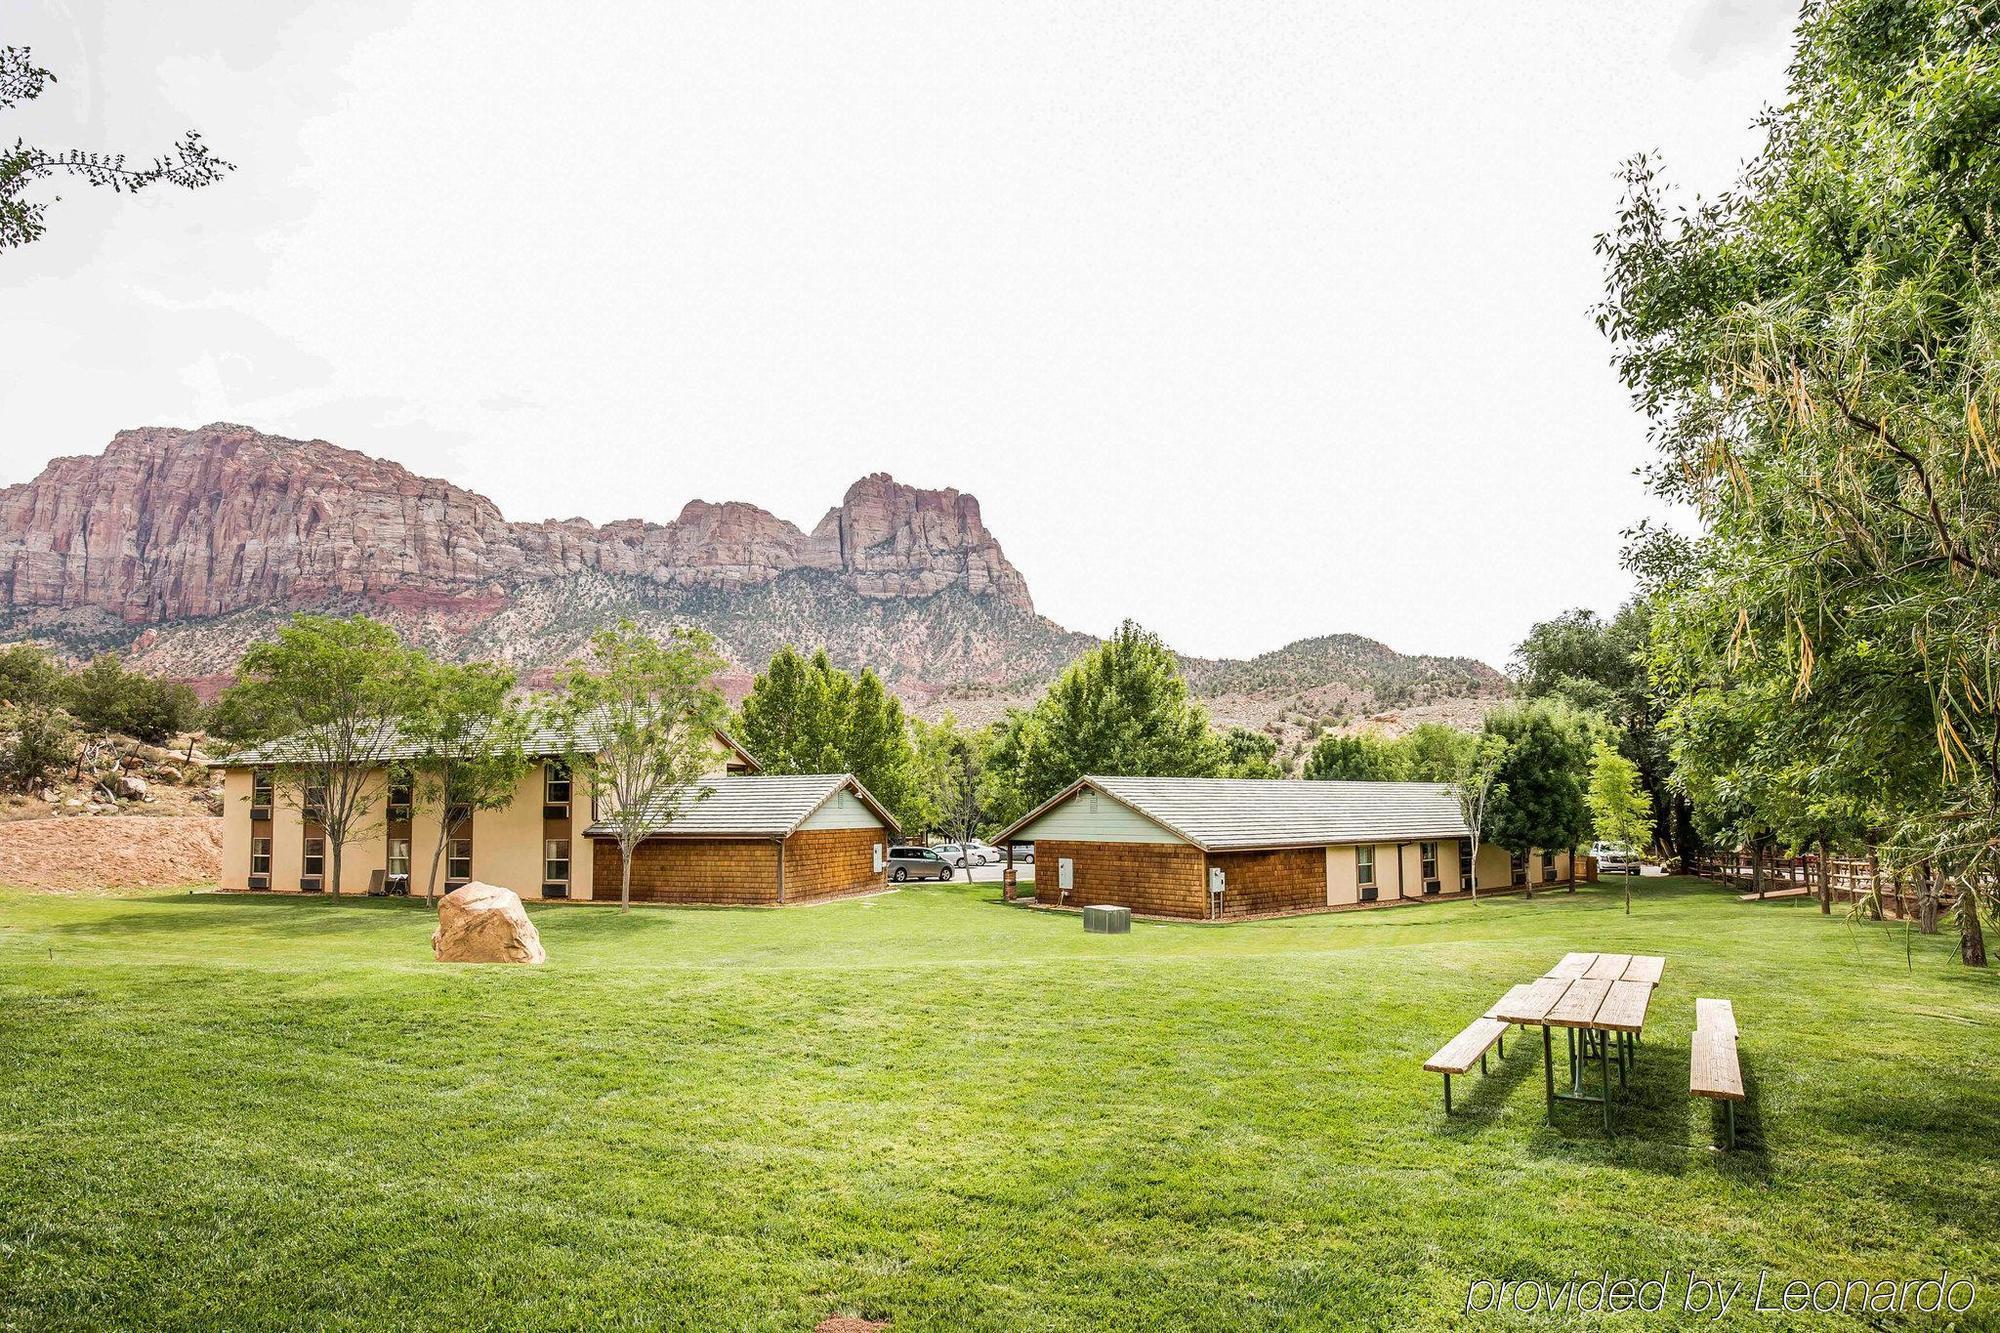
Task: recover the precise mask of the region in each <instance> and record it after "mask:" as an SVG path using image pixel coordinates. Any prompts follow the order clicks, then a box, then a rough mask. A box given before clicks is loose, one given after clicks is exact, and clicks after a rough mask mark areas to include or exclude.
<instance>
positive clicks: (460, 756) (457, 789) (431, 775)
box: [399, 661, 533, 902]
mask: <svg viewBox="0 0 2000 1333" xmlns="http://www.w3.org/2000/svg"><path fill="white" fill-rule="evenodd" d="M414 668H415V669H414V670H413V671H412V673H411V679H410V682H409V683H410V697H409V698H408V700H407V701H406V702H405V704H404V708H403V714H402V717H401V719H400V722H399V731H400V734H401V739H402V740H403V741H404V743H405V744H408V745H411V746H413V747H414V748H415V750H416V753H415V755H414V756H413V757H412V758H410V759H409V760H408V761H407V763H408V766H409V769H410V773H411V776H412V778H413V779H414V784H413V785H414V791H413V794H414V796H415V797H416V799H417V800H418V801H420V802H423V803H426V804H435V805H437V806H438V807H439V809H440V811H441V822H442V827H441V830H440V833H441V836H440V837H439V838H438V840H437V844H436V846H435V848H434V849H433V851H432V854H431V865H430V876H429V879H428V880H427V881H426V883H425V886H424V900H425V901H426V902H435V901H436V900H437V880H438V869H439V867H440V865H441V864H442V863H443V860H444V855H445V850H446V848H447V846H448V845H449V842H450V840H451V839H452V838H454V837H456V836H458V834H459V831H460V830H461V829H462V828H464V827H465V826H466V825H467V824H468V823H470V822H471V820H472V818H473V816H474V815H475V814H476V813H477V812H479V811H481V810H502V809H505V808H506V807H507V806H508V805H509V804H511V803H512V801H513V799H514V795H515V792H516V791H517V790H518V789H519V788H520V785H521V781H522V779H523V778H525V777H526V776H527V774H528V770H529V769H530V768H531V767H532V764H533V761H532V760H531V758H530V757H529V755H528V753H527V750H526V748H525V747H526V743H527V739H528V734H529V730H530V726H531V719H530V717H529V714H528V713H527V711H526V710H525V709H523V708H521V707H520V706H519V705H517V704H516V703H515V702H514V700H513V698H512V693H513V689H514V673H513V672H512V671H510V670H508V669H507V668H505V667H500V666H495V665H493V664H492V663H488V662H470V663H466V664H463V665H459V664H456V663H449V662H433V661H420V662H417V663H415V664H414Z"/></svg>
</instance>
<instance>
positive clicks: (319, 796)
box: [304, 783, 326, 824]
mask: <svg viewBox="0 0 2000 1333" xmlns="http://www.w3.org/2000/svg"><path fill="white" fill-rule="evenodd" d="M304 814H305V819H306V822H307V823H308V824H320V823H324V822H325V821H326V788H325V787H322V786H320V785H319V784H317V783H314V784H313V785H312V786H309V787H307V788H306V799H305V806H304Z"/></svg>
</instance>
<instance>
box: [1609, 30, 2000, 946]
mask: <svg viewBox="0 0 2000 1333" xmlns="http://www.w3.org/2000/svg"><path fill="white" fill-rule="evenodd" d="M1996 87H2000V15H1996V11H1995V9H1994V7H1993V6H1992V5H1991V4H1962V3H1957V2H1956V0H1820V2H1819V3H1815V4H1813V5H1810V6H1808V7H1807V9H1806V11H1805V13H1804V15H1803V17H1802V19H1801V23H1800V27H1799V32H1798V49H1797V52H1796V54H1795V57H1794V59H1793V62H1792V66H1791V72H1790V81H1789V86H1788V88H1787V89H1786V92H1785V95H1784V96H1783V97H1782V98H1781V99H1778V105H1777V108H1776V109H1775V110H1773V111H1770V112H1768V113H1766V115H1765V117H1764V121H1763V125H1764V130H1765V146H1764V151H1763V152H1762V153H1761V154H1759V155H1758V157H1757V158H1756V159H1754V160H1753V162H1752V163H1751V165H1750V166H1749V167H1748V168H1747V169H1746V171H1745V173H1744V176H1743V179H1742V180H1741V181H1740V182H1739V184H1738V185H1737V187H1736V188H1735V189H1733V190H1732V191H1730V192H1729V193H1728V194H1727V195H1724V196H1722V197H1721V198H1719V199H1716V200H1712V201H1707V202H1701V203H1698V204H1696V205H1695V206H1694V207H1692V208H1676V207H1675V206H1674V205H1673V204H1672V202H1671V201H1670V199H1669V197H1668V195H1667V194H1666V192H1665V191H1664V190H1663V189H1662V187H1661V186H1660V184H1659V182H1658V169H1657V167H1656V165H1655V164H1654V163H1653V162H1652V161H1650V160H1647V159H1643V158H1641V159H1635V160H1634V161H1633V162H1632V163H1630V164H1629V165H1628V169H1627V173H1626V180H1627V186H1628V193H1627V198H1626V202H1625V204H1624V206H1623V208H1622V210H1621V212H1620V214H1619V217H1618V220H1617V224H1616V226H1615V227H1614V229H1613V230H1612V231H1611V232H1610V233H1609V234H1608V235H1606V236H1604V237H1603V238H1601V239H1600V249H1601V250H1602V252H1603V254H1604V256H1605V265H1606V298H1605V301H1604V303H1603V305H1602V306H1601V307H1600V309H1599V312H1598V313H1599V321H1600V323H1601V325H1602V327H1603V328H1604V329H1605V331H1606V332H1607V333H1608V334H1609V335H1610V336H1611V338H1612V340H1613V341H1614V343H1615V346H1616V356H1617V360H1618V364H1619V368H1620V371H1621V374H1622V375H1623V377H1624V379H1625V381H1626V383H1627V384H1628V385H1629V386H1630V388H1631V390H1632V393H1633V397H1634V400H1635V401H1636V402H1637V403H1638V405H1639V406H1640V407H1641V408H1642V409H1643V410H1644V411H1645V412H1647V414H1648V415H1649V416H1650V417H1651V418H1652V420H1653V438H1654V442H1655V444H1656V446H1657V448H1658V450H1659V453H1660V463H1659V466H1658V467H1657V468H1656V469H1654V471H1653V474H1652V480H1653V484H1654V487H1655V489H1656V490H1657V491H1659V492H1660V493H1661V494H1662V495H1663V496H1665V497H1667V498H1669V499H1671V500H1674V501H1677V502H1681V503H1684V504H1687V505H1690V506H1692V507H1693V508H1694V510H1695V511H1696V513H1697V514H1698V515H1699V517H1700V520H1701V532H1700V534H1699V536H1698V537H1697V538H1695V539H1694V540H1693V541H1691V542H1688V541H1682V540H1680V539H1677V538H1674V537H1672V536H1667V535H1661V534H1650V535H1648V536H1646V537H1644V538H1643V539H1642V540H1641V541H1640V542H1639V543H1638V544H1637V545H1636V547H1635V549H1634V552H1633V559H1634V562H1635V564H1636V565H1637V567H1638V568H1639V570H1640V572H1641V573H1642V575H1644V576H1645V577H1646V578H1647V579H1648V581H1649V584H1650V586H1651V587H1652V588H1653V589H1654V602H1655V606H1656V609H1657V611H1658V619H1659V624H1658V629H1657V631H1656V643H1655V651H1654V655H1653V666H1654V670H1655V672H1656V674H1657V675H1658V676H1659V677H1660V682H1661V686H1662V688H1663V690H1664V692H1665V693H1666V695H1667V697H1668V698H1669V700H1670V701H1671V708H1670V713H1671V720H1672V724H1673V729H1674V731H1675V733H1676V739H1675V742H1674V744H1675V746H1676V751H1675V752H1676V755H1677V757H1678V759H1679V760H1680V762H1681V763H1682V764H1683V765H1684V766H1685V767H1686V768H1687V769H1689V771H1690V774H1691V776H1690V787H1691V789H1695V788H1698V787H1699V786H1700V785H1701V783H1702V782H1703V781H1704V780H1705V777H1704V773H1703V772H1697V771H1696V770H1704V771H1705V773H1706V775H1710V776H1714V777H1715V778H1716V785H1717V786H1718V788H1720V789H1721V790H1722V792H1723V795H1724V796H1725V798H1726V799H1728V800H1730V801H1732V802H1735V803H1738V804H1739V805H1740V807H1741V808H1740V809H1738V810H1733V811H1728V812H1726V814H1727V817H1728V819H1729V820H1730V821H1731V822H1733V823H1737V824H1739V825H1741V824H1742V823H1743V822H1745V820H1746V818H1747V819H1748V820H1750V821H1753V822H1755V823H1759V824H1762V825H1765V826H1768V827H1772V828H1776V827H1778V826H1780V825H1783V824H1786V823H1791V822H1795V821H1796V818H1797V815H1798V812H1800V811H1801V810H1806V809H1808V808H1809V807H1811V806H1812V805H1814V804H1824V803H1826V801H1827V798H1828V796H1829V795H1831V797H1832V801H1831V804H1832V805H1833V806H1835V807H1838V808H1840V809H1843V810H1845V811H1846V812H1848V813H1850V814H1852V813H1858V811H1857V803H1856V801H1855V800H1854V799H1853V798H1854V797H1855V796H1856V795H1859V794H1860V792H1859V791H1858V790H1857V789H1858V788H1859V787H1860V786H1861V785H1862V779H1863V775H1864V774H1872V773H1880V774H1881V776H1882V777H1883V778H1884V779H1885V780H1886V786H1885V788H1884V790H1883V794H1882V795H1881V797H1880V798H1878V799H1877V800H1876V801H1875V802H1874V803H1875V804H1876V806H1877V807H1878V810H1877V813H1878V814H1879V816H1880V817H1881V818H1882V819H1883V820H1884V823H1885V824H1886V828H1885V829H1884V830H1883V831H1884V832H1885V833H1886V834H1887V839H1886V841H1885V842H1884V856H1885V859H1887V860H1889V861H1890V862H1891V863H1892V864H1895V863H1898V862H1900V863H1904V864H1907V863H1909V862H1911V861H1913V860H1918V859H1928V860H1931V861H1934V862H1936V863H1938V864H1940V865H1941V866H1942V868H1943V869H1944V870H1945V871H1946V872H1947V873H1948V874H1951V875H1953V876H1955V877H1957V878H1959V879H1961V880H1962V881H1963V882H1966V883H1969V884H1972V885H1974V886H1982V887H1983V890H1984V892H1986V893H1987V894H1988V895H1989V901H1990V897H1991V895H1992V894H1993V892H1994V890H1993V889H1992V887H1991V886H1993V885H1994V884H1996V883H2000V880H1996V877H1995V875H1994V874H1993V870H1994V867H1995V863H1996V860H2000V708H1996V707H1995V705H1994V699H1995V698H1996V685H2000V639H1997V638H1996V636H1995V635H1994V633H1993V626H1994V625H1996V624H2000V555H1996V552H2000V442H1996V440H1995V437H1994V435H1993V434H1992V430H1993V425H1994V423H1995V422H1996V420H2000V299H1996V290H1995V285H1994V274H1995V273H1996V272H2000V225H1996V224H1997V223H2000V96H1996V94H1995V90H1996ZM1738 695H1742V696H1743V697H1742V698H1741V699H1738V698H1736V697H1735V696H1738ZM1925 714H1927V716H1924V715H1925ZM1913 721H1914V722H1916V723H1917V725H1916V727H1915V729H1914V730H1913V731H1912V730H1906V729H1908V728H1910V726H1911V723H1912V722H1913ZM1753 732H1754V733H1755V734H1756V735H1757V736H1758V737H1759V738H1760V739H1761V740H1763V741H1764V742H1765V744H1764V745H1763V746H1762V747H1761V748H1760V751H1759V753H1758V754H1757V755H1755V756H1739V755H1732V754H1730V753H1727V752H1723V751H1714V750H1710V749H1709V748H1708V747H1709V746H1710V745H1711V743H1719V744H1723V745H1729V744H1734V743H1736V742H1737V740H1740V738H1741V737H1743V736H1744V735H1746V734H1751V733H1753ZM1913 739H1914V740H1917V741H1918V742H1920V744H1919V745H1917V746H1912V745H1911V744H1909V742H1910V741H1911V740H1913ZM1843 769H1844V770H1845V772H1841V771H1839V770H1843ZM1746 812H1747V813H1746ZM1967 929H1968V933H1967V936H1966V938H1965V941H1964V944H1965V950H1966V956H1967V958H1968V961H1973V960H1975V959H1977V960H1980V961H1983V958H1984V945H1983V942H1982V941H1981V940H1979V939H1977V938H1976V934H1977V931H1976V918H1974V919H1973V921H1972V922H1970V923H1968V927H1967Z"/></svg>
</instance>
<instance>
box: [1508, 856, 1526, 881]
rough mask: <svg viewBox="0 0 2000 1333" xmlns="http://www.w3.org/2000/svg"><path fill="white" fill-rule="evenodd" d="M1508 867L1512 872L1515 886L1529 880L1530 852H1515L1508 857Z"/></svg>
mask: <svg viewBox="0 0 2000 1333" xmlns="http://www.w3.org/2000/svg"><path fill="white" fill-rule="evenodd" d="M1507 869H1508V870H1509V871H1511V872H1512V874H1513V879H1514V887H1515V888H1517V889H1518V888H1520V887H1521V886H1522V885H1524V884H1526V883H1527V882H1528V854H1527V853H1526V852H1513V853H1511V854H1510V855H1509V856H1508V857H1507Z"/></svg>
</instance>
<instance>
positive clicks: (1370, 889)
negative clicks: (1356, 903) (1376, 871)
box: [1361, 884, 1381, 903]
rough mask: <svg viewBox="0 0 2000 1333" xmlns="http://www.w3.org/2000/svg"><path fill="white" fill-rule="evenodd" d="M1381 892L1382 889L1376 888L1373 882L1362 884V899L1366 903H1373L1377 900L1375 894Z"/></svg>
mask: <svg viewBox="0 0 2000 1333" xmlns="http://www.w3.org/2000/svg"><path fill="white" fill-rule="evenodd" d="M1380 892H1381V890H1380V889H1378V888H1376V887H1375V886H1374V885H1373V884H1364V885H1362V886H1361V901H1362V902H1364V903H1372V902H1374V901H1375V895H1376V894H1378V893H1380Z"/></svg>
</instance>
